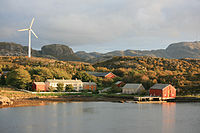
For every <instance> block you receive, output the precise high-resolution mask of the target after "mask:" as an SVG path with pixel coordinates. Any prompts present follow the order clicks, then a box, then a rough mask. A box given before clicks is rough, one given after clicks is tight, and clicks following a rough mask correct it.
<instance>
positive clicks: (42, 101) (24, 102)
mask: <svg viewBox="0 0 200 133" xmlns="http://www.w3.org/2000/svg"><path fill="white" fill-rule="evenodd" d="M12 101H13V104H12V105H1V106H0V109H1V108H10V107H26V106H43V105H48V104H49V103H52V102H58V103H59V102H102V101H103V102H119V103H120V102H123V99H119V98H106V97H93V96H46V97H45V96H41V97H32V98H23V99H17V100H12Z"/></svg>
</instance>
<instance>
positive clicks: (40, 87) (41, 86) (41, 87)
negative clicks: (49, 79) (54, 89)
mask: <svg viewBox="0 0 200 133" xmlns="http://www.w3.org/2000/svg"><path fill="white" fill-rule="evenodd" d="M32 90H33V91H46V87H45V83H44V82H33V85H32Z"/></svg>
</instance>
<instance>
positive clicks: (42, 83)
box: [33, 82, 45, 85]
mask: <svg viewBox="0 0 200 133" xmlns="http://www.w3.org/2000/svg"><path fill="white" fill-rule="evenodd" d="M33 83H34V84H36V85H45V83H44V82H33Z"/></svg>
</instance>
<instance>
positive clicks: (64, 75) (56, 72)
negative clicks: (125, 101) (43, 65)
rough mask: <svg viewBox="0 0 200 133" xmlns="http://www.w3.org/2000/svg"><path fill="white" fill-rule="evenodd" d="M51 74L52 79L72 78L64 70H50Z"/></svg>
mask: <svg viewBox="0 0 200 133" xmlns="http://www.w3.org/2000/svg"><path fill="white" fill-rule="evenodd" d="M51 73H52V74H53V76H54V78H56V79H62V78H64V79H71V78H72V76H71V75H70V74H69V73H67V71H66V70H63V69H59V68H53V69H51Z"/></svg>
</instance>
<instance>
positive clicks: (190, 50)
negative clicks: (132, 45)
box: [75, 42, 200, 62]
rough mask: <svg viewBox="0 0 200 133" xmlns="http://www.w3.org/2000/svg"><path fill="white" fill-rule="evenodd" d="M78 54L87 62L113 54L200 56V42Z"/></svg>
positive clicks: (171, 56) (110, 56)
mask: <svg viewBox="0 0 200 133" xmlns="http://www.w3.org/2000/svg"><path fill="white" fill-rule="evenodd" d="M75 54H76V55H77V56H79V57H80V58H82V59H83V60H84V61H86V62H96V61H104V60H108V59H111V58H112V57H113V56H151V57H163V58H176V59H181V58H197V59H199V58H200V42H180V43H174V44H170V45H169V46H168V47H167V48H166V49H158V50H125V51H112V52H108V53H105V54H101V53H94V52H92V53H86V52H83V51H81V52H76V53H75Z"/></svg>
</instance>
